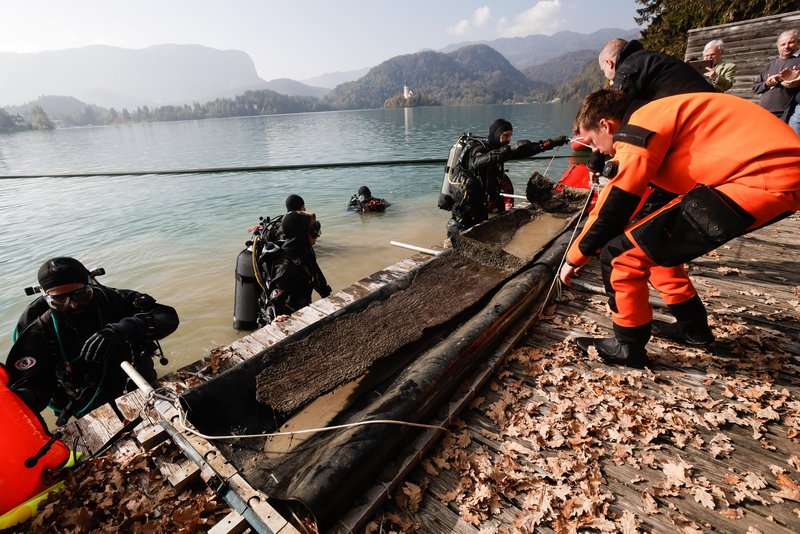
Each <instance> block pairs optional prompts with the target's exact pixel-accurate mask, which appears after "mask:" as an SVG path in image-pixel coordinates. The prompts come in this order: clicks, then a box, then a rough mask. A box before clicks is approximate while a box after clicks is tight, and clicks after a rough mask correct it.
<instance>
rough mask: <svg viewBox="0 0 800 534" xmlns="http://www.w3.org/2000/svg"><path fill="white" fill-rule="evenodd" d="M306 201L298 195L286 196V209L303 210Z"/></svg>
mask: <svg viewBox="0 0 800 534" xmlns="http://www.w3.org/2000/svg"><path fill="white" fill-rule="evenodd" d="M305 207H306V202H305V200H303V197H301V196H300V195H289V196H288V197H286V211H303V210H304V209H305Z"/></svg>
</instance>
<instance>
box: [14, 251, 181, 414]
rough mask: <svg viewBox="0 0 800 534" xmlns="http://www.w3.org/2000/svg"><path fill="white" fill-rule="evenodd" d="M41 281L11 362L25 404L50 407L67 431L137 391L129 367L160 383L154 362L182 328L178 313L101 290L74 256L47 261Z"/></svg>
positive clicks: (142, 298)
mask: <svg viewBox="0 0 800 534" xmlns="http://www.w3.org/2000/svg"><path fill="white" fill-rule="evenodd" d="M38 279H39V286H40V288H41V292H42V293H43V296H41V297H39V299H37V300H36V301H34V302H32V303H31V304H30V305H29V306H28V308H27V309H26V310H25V312H24V313H23V314H22V317H21V318H20V320H19V322H18V324H17V330H16V332H18V336H17V338H16V340H15V342H14V345H13V346H12V347H11V350H10V351H9V354H8V359H7V361H6V365H7V369H8V375H9V387H10V388H11V389H12V390H13V391H14V392H15V393H16V394H17V395H18V396H19V397H20V398H21V399H22V400H23V401H24V402H25V404H27V405H28V406H30V407H31V409H32V410H33V411H36V412H41V411H42V410H44V409H45V408H46V407H47V406H48V405H49V406H50V407H51V408H52V409H53V411H55V412H56V414H58V415H59V425H61V424H63V423H65V422H66V420H67V419H68V418H69V417H70V416H75V417H82V416H83V415H84V414H86V413H88V412H89V411H91V410H93V409H94V408H96V407H98V406H100V405H102V404H105V403H107V402H110V401H113V400H114V399H116V398H117V397H119V396H120V395H122V394H123V393H124V392H125V391H128V390H130V389H135V386H133V384H132V383H130V382H129V381H128V377H127V375H126V374H125V372H124V371H123V370H122V369H121V368H120V363H121V362H123V361H128V362H130V363H131V364H132V365H133V367H134V368H135V369H136V370H137V371H138V372H139V373H140V374H141V375H142V376H143V377H144V378H145V379H146V380H147V381H149V382H155V380H156V371H155V368H154V366H153V360H152V356H153V355H154V354H156V353H160V348H159V347H158V346H157V344H156V341H157V340H159V339H163V338H164V337H166V336H168V335H169V334H171V333H172V332H174V331H175V329H176V328H177V327H178V314H177V312H176V311H175V309H174V308H172V307H170V306H165V305H163V304H158V303H156V301H155V299H154V298H153V297H151V296H149V295H146V294H144V293H138V292H136V291H132V290H129V289H114V288H111V287H106V286H103V285H101V284H98V283H97V282H95V281H94V280H93V279H92V275H91V274H90V272H89V271H88V270H87V269H86V267H84V266H83V264H82V263H81V262H79V261H78V260H76V259H74V258H69V257H57V258H52V259H49V260H47V261H46V262H44V263H43V264H42V266H41V267H40V268H39V273H38ZM112 407H113V405H112Z"/></svg>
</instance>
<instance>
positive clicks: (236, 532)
mask: <svg viewBox="0 0 800 534" xmlns="http://www.w3.org/2000/svg"><path fill="white" fill-rule="evenodd" d="M248 528H249V525H248V524H247V520H246V519H245V518H244V517H243V516H241V515H239V514H238V513H237V512H231V513H229V514H228V515H226V516H225V517H223V518H222V519H221V520H220V521H219V523H217V524H216V525H214V526H213V527H211V530H209V531H208V534H241V533H242V532H244V531H245V530H247V529H248Z"/></svg>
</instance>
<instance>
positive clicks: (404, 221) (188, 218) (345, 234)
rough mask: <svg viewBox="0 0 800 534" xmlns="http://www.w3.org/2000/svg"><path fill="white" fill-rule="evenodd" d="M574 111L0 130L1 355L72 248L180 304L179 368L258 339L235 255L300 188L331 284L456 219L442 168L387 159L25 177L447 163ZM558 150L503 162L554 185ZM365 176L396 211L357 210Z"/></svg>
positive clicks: (466, 110) (364, 114)
mask: <svg viewBox="0 0 800 534" xmlns="http://www.w3.org/2000/svg"><path fill="white" fill-rule="evenodd" d="M576 111H577V104H525V105H493V106H464V107H430V108H410V109H386V110H383V109H382V110H360V111H346V112H325V113H304V114H291V115H270V116H259V117H245V118H233V119H211V120H203V121H185V122H168V123H154V124H135V125H122V126H106V127H96V128H74V129H61V130H53V131H44V132H38V131H31V132H21V133H15V134H0V176H3V177H4V178H2V179H0V213H2V226H0V246H1V247H2V256H0V272H1V273H2V279H3V284H2V287H0V358H1V359H2V360H3V361H5V355H6V354H7V353H8V350H9V349H10V347H11V334H12V330H13V328H14V325H15V324H16V321H17V319H18V317H19V315H20V313H21V312H22V311H23V309H24V308H25V306H26V304H27V303H28V302H30V301H31V300H32V298H31V297H28V296H26V295H25V294H24V292H23V289H24V288H25V287H27V286H31V285H34V284H35V283H36V272H37V270H38V268H39V265H40V264H41V263H42V262H43V261H45V260H46V259H48V258H50V257H53V256H61V255H66V256H74V257H76V258H78V259H80V260H81V261H83V262H84V264H86V266H87V267H88V268H89V269H93V268H96V267H103V268H105V270H106V273H107V274H106V275H105V276H103V277H101V278H100V282H102V283H104V284H106V285H109V286H112V287H119V288H129V289H136V290H139V291H142V292H146V293H149V294H150V295H152V296H153V297H155V298H156V299H157V300H158V301H160V302H162V303H164V304H169V305H171V306H174V307H175V308H176V309H177V310H178V314H179V316H180V318H181V325H180V327H179V328H178V330H177V331H176V332H175V333H174V334H172V335H171V336H169V337H168V338H167V339H165V340H164V341H163V343H162V346H163V348H164V351H165V353H166V355H167V357H168V358H169V359H170V363H169V365H168V366H166V367H161V366H159V365H157V366H156V367H157V369H158V370H159V374H162V375H163V374H165V373H166V372H169V371H172V370H175V369H177V368H179V367H181V366H183V365H186V364H187V363H190V362H192V361H195V360H197V359H199V358H201V357H202V356H204V355H206V354H207V353H208V352H209V351H210V350H211V349H212V348H214V347H217V346H219V345H224V344H228V343H230V342H232V341H234V340H236V339H238V338H239V337H242V336H243V335H246V334H247V332H239V331H236V330H234V329H233V327H232V315H233V289H234V268H235V261H236V256H237V254H238V253H239V251H240V250H242V249H243V248H244V242H245V241H246V240H247V239H248V238H249V234H248V232H247V230H248V229H249V228H250V227H251V226H253V225H254V224H256V223H257V222H258V218H259V216H268V215H269V216H274V215H277V214H281V213H283V212H284V211H285V208H284V201H285V199H286V197H287V196H288V195H289V194H291V193H295V194H299V195H301V196H302V197H303V198H304V199H305V202H306V207H307V209H308V210H309V211H314V212H316V214H317V218H318V219H319V220H320V221H321V222H322V236H321V238H320V239H319V241H318V242H317V245H316V250H317V256H318V260H319V263H320V266H321V267H322V270H323V272H324V273H325V275H326V277H327V278H328V282H329V283H330V285H331V287H332V288H333V290H334V292H335V291H338V290H340V289H343V288H344V287H347V286H348V285H350V284H352V283H353V282H355V281H356V280H359V279H361V278H363V277H365V276H367V275H369V274H371V273H373V272H375V271H378V270H380V269H381V268H383V267H385V266H388V265H391V264H392V263H395V262H397V261H399V260H401V259H403V258H405V257H408V256H409V255H411V254H413V252H411V251H409V250H406V249H402V248H397V247H393V246H391V245H389V241H390V240H396V241H402V242H406V243H410V244H414V245H418V246H423V247H428V246H431V245H434V244H441V242H442V241H443V240H444V238H445V229H444V227H445V223H446V222H447V220H448V218H449V213H448V212H445V211H442V210H439V209H438V208H437V207H436V201H437V197H438V193H439V189H440V187H441V182H442V173H443V167H442V166H441V165H428V166H392V167H363V168H359V167H355V168H340V169H305V170H291V171H279V172H229V173H219V174H190V173H189V174H177V175H156V174H151V175H144V176H121V177H111V176H99V177H79V178H54V177H45V178H9V177H8V176H13V175H23V174H57V173H81V172H86V173H102V172H108V173H117V172H141V171H164V170H176V169H177V170H184V169H200V168H220V167H244V166H262V165H270V166H273V165H297V164H315V163H316V164H319V163H332V162H361V161H377V160H380V161H386V160H404V159H428V158H437V159H444V158H446V157H447V153H448V150H449V148H450V145H451V144H452V143H453V142H454V141H455V139H456V138H457V137H458V135H459V134H460V133H462V132H473V133H475V134H477V135H481V136H485V135H486V134H487V130H488V126H489V124H491V122H492V121H493V120H494V119H496V118H498V117H504V118H506V119H508V120H510V121H511V122H512V123H513V125H514V138H513V140H512V142H513V141H516V140H519V139H530V140H533V141H536V140H540V139H545V138H548V137H556V136H559V135H568V134H569V133H570V130H571V126H572V121H573V119H574V117H575V112H576ZM553 153H555V154H556V155H558V156H562V157H559V158H554V159H551V158H548V159H543V160H527V161H511V162H508V163H507V164H506V167H507V168H508V172H509V176H510V177H511V179H512V182H513V183H514V186H515V189H516V191H517V193H520V194H524V190H525V183H526V181H527V179H528V176H530V174H531V173H532V172H533V171H534V170H537V171H539V172H541V173H543V174H545V175H546V176H548V177H550V178H553V179H558V178H559V177H560V176H561V174H562V173H563V172H564V170H565V169H566V168H567V165H568V161H567V159H566V158H563V156H565V155H568V154H571V150H569V148H568V147H564V148H561V149H560V150H559V151H553V152H547V153H545V155H550V154H553ZM361 185H367V186H369V188H370V189H371V190H372V193H373V195H374V196H376V197H380V198H385V199H387V200H388V201H389V202H390V203H391V206H390V207H389V208H388V210H387V211H386V212H385V213H383V214H368V215H362V214H354V213H349V212H347V211H346V205H347V201H348V200H349V198H350V196H351V195H352V194H354V193H355V192H356V190H357V189H358V187H359V186H361Z"/></svg>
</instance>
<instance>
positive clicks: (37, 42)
mask: <svg viewBox="0 0 800 534" xmlns="http://www.w3.org/2000/svg"><path fill="white" fill-rule="evenodd" d="M637 7H640V5H639V4H637V3H636V2H635V1H634V0H540V1H536V0H504V1H502V2H487V1H486V0H483V1H473V0H457V1H455V0H405V1H401V2H390V1H386V0H325V1H322V0H313V1H311V0H307V1H303V0H293V1H292V0H290V1H285V0H284V1H277V0H225V1H222V0H69V1H66V0H13V1H3V2H0V20H3V28H2V30H0V52H41V51H44V50H61V49H64V48H76V47H81V46H86V45H91V44H106V45H113V46H120V47H123V48H146V47H148V46H152V45H156V44H167V43H176V44H201V45H206V46H209V47H212V48H217V49H221V50H229V49H235V50H242V51H244V52H247V54H249V55H250V57H251V58H253V61H254V62H255V65H256V69H257V70H258V73H259V75H260V76H261V77H262V78H264V79H265V80H272V79H275V78H292V79H295V80H302V79H306V78H312V77H314V76H318V75H320V74H324V73H330V72H337V71H350V70H356V69H360V68H363V67H372V66H375V65H377V64H378V63H381V62H382V61H384V60H387V59H389V58H390V57H393V56H396V55H400V54H410V53H414V52H418V51H419V50H421V49H425V48H429V49H434V50H436V49H440V48H443V47H445V46H447V45H448V44H452V43H458V42H461V41H480V40H491V39H496V38H499V37H524V36H526V35H532V34H547V35H550V34H553V33H555V32H557V31H560V30H572V31H576V32H580V33H591V32H593V31H595V30H598V29H601V28H623V29H630V28H634V27H636V23H635V22H634V20H633V17H634V15H635V14H636V8H637Z"/></svg>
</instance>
